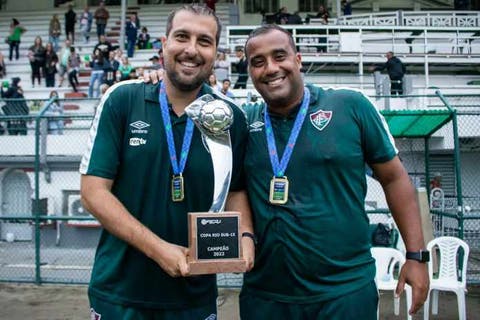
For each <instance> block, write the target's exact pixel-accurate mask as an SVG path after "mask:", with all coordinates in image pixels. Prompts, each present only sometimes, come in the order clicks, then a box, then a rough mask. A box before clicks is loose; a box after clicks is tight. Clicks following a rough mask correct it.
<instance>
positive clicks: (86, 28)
mask: <svg viewBox="0 0 480 320" xmlns="http://www.w3.org/2000/svg"><path fill="white" fill-rule="evenodd" d="M92 21H93V16H92V13H91V12H90V8H89V7H88V6H85V8H84V9H83V12H82V14H81V16H80V31H82V36H83V41H84V42H85V43H88V41H89V40H90V30H92Z"/></svg>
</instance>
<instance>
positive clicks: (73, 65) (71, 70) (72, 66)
mask: <svg viewBox="0 0 480 320" xmlns="http://www.w3.org/2000/svg"><path fill="white" fill-rule="evenodd" d="M80 63H81V60H80V56H79V55H78V54H77V53H76V52H75V47H70V56H69V57H68V65H67V71H68V82H69V83H70V85H71V86H72V88H73V91H75V92H77V91H78V89H77V86H78V85H79V83H78V71H79V70H80Z"/></svg>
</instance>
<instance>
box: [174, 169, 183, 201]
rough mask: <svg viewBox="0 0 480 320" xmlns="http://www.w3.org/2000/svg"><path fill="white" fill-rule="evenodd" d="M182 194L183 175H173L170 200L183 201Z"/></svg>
mask: <svg viewBox="0 0 480 320" xmlns="http://www.w3.org/2000/svg"><path fill="white" fill-rule="evenodd" d="M184 196H185V194H184V188H183V176H182V175H181V174H180V175H174V176H173V177H172V201H173V202H179V201H183V198H184Z"/></svg>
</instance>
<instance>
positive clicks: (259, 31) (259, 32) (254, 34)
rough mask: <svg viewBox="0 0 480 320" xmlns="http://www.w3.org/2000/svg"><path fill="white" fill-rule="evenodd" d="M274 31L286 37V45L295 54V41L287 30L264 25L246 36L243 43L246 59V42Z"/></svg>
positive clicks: (272, 25)
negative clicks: (287, 44) (288, 45)
mask: <svg viewBox="0 0 480 320" xmlns="http://www.w3.org/2000/svg"><path fill="white" fill-rule="evenodd" d="M274 30H278V31H280V32H282V33H284V34H285V35H286V36H287V37H288V43H289V44H290V47H292V49H293V52H294V53H297V47H296V46H295V41H294V40H293V37H292V34H291V33H290V32H289V31H288V30H285V29H283V28H282V27H280V26H278V25H276V24H265V25H263V26H260V27H258V28H256V29H253V30H252V32H250V34H249V35H248V38H247V41H246V42H245V53H246V55H247V58H248V52H247V45H248V42H249V41H250V40H251V39H253V38H255V37H258V36H261V35H263V34H267V33H270V32H272V31H274Z"/></svg>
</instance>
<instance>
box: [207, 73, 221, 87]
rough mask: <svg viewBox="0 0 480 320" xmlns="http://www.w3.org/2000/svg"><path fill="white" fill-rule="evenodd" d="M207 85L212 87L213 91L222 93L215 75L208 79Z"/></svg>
mask: <svg viewBox="0 0 480 320" xmlns="http://www.w3.org/2000/svg"><path fill="white" fill-rule="evenodd" d="M207 84H208V85H209V86H210V87H212V89H215V90H219V91H220V86H219V85H218V81H217V77H216V76H215V73H212V74H211V75H210V76H209V77H208V79H207Z"/></svg>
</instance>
